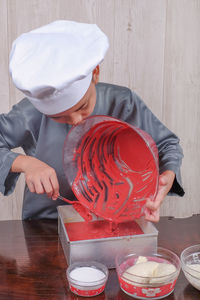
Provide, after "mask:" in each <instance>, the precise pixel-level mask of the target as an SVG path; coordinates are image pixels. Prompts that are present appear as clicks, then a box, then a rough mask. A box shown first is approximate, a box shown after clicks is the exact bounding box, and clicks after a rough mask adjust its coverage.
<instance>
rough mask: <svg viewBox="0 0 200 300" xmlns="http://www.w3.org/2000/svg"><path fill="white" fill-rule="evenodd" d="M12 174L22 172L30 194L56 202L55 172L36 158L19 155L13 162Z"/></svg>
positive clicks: (57, 184) (56, 185) (56, 182)
mask: <svg viewBox="0 0 200 300" xmlns="http://www.w3.org/2000/svg"><path fill="white" fill-rule="evenodd" d="M11 171H12V172H23V173H24V174H25V180H26V183H27V186H28V188H29V190H30V192H31V193H36V194H44V193H46V194H47V196H48V197H49V198H52V199H53V200H56V199H57V198H58V196H59V183H58V179H57V175H56V172H55V170H54V169H53V168H52V167H50V166H49V165H47V164H46V163H44V162H42V161H40V160H39V159H37V158H34V157H32V156H26V155H19V156H18V157H17V158H16V159H15V160H14V162H13V165H12V168H11Z"/></svg>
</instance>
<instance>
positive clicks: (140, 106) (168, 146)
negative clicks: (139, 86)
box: [126, 92, 184, 196]
mask: <svg viewBox="0 0 200 300" xmlns="http://www.w3.org/2000/svg"><path fill="white" fill-rule="evenodd" d="M126 121H127V122H128V123H132V124H133V125H134V126H136V127H139V128H141V129H142V130H144V131H146V132H147V133H148V134H149V135H150V136H151V137H152V138H153V140H154V141H155V143H156V145H157V148H158V154H159V171H160V174H161V173H163V172H164V171H166V170H172V171H173V172H174V173H175V175H176V176H175V180H174V183H173V186H172V188H171V190H170V192H169V195H176V194H178V195H179V196H183V195H184V190H183V188H182V181H181V172H180V167H181V163H182V159H183V151H182V148H181V146H180V143H179V142H180V140H179V138H178V137H177V136H176V135H175V134H174V133H173V132H171V131H170V130H169V129H168V128H167V127H166V126H165V125H164V124H163V123H162V122H161V121H159V120H158V118H157V117H156V116H155V115H154V114H153V113H152V112H151V110H150V109H149V108H148V107H147V106H146V105H145V103H144V102H143V101H142V100H141V99H140V98H139V97H138V95H136V94H135V93H134V92H132V95H131V97H130V102H129V103H128V105H127V107H126Z"/></svg>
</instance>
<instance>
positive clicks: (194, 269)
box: [181, 244, 200, 290]
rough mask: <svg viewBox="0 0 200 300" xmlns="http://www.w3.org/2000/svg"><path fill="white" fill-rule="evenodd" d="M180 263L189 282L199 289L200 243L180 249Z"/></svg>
mask: <svg viewBox="0 0 200 300" xmlns="http://www.w3.org/2000/svg"><path fill="white" fill-rule="evenodd" d="M181 265H182V270H183V272H184V274H185V277H186V278H187V280H188V281H189V283H190V284H191V285H192V286H193V287H195V288H196V289H198V290H200V244H199V245H194V246H190V247H188V248H186V249H184V250H183V251H182V253H181Z"/></svg>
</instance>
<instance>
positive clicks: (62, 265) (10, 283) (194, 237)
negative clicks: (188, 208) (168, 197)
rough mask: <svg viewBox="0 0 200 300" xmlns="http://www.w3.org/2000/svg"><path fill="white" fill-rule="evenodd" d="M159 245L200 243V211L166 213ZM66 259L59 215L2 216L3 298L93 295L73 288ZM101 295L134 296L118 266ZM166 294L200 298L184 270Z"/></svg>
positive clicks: (0, 276)
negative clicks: (125, 288)
mask: <svg viewBox="0 0 200 300" xmlns="http://www.w3.org/2000/svg"><path fill="white" fill-rule="evenodd" d="M156 227H157V229H158V230H159V235H158V245H159V246H162V247H165V248H168V249H171V250H172V251H174V252H175V253H176V254H178V255H180V253H181V251H182V250H183V249H184V248H186V247H188V246H190V245H192V244H198V243H200V215H198V216H192V217H190V218H186V219H174V218H167V217H162V218H161V220H160V222H159V223H158V224H157V225H156ZM66 268H67V264H66V260H65V257H64V254H63V250H62V246H61V244H60V241H59V237H58V234H57V221H56V220H39V221H1V222H0V299H3V300H6V299H17V300H18V299H19V300H23V299H26V300H28V299H48V300H50V299H67V300H71V299H82V300H83V299H91V298H82V297H77V296H76V295H74V294H72V293H71V292H70V291H69V287H68V283H67V279H66ZM95 299H96V300H100V299H101V300H102V299H105V300H110V299H113V300H115V299H117V300H128V299H129V300H130V299H133V298H131V297H129V296H127V295H126V294H125V293H124V292H122V291H121V290H120V287H119V284H118V279H117V275H116V272H115V270H110V271H109V278H108V282H107V285H106V289H105V292H104V293H102V294H101V295H99V296H96V297H95ZM165 299H166V300H169V299H175V300H183V299H188V300H194V299H195V300H197V299H200V292H199V291H198V290H196V289H195V288H193V287H192V286H191V285H190V284H189V283H188V282H187V280H186V279H185V277H184V275H183V273H182V272H181V273H180V275H179V278H178V281H177V284H176V286H175V291H174V293H173V294H171V295H170V296H168V297H167V298H165Z"/></svg>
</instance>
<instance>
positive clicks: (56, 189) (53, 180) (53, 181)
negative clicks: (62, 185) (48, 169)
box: [50, 174, 59, 200]
mask: <svg viewBox="0 0 200 300" xmlns="http://www.w3.org/2000/svg"><path fill="white" fill-rule="evenodd" d="M50 181H51V184H52V186H53V193H52V199H53V200H56V199H57V198H58V196H59V183H58V179H57V176H56V174H55V175H54V176H51V177H50Z"/></svg>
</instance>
